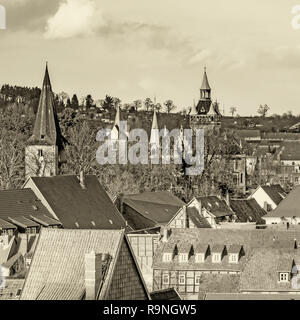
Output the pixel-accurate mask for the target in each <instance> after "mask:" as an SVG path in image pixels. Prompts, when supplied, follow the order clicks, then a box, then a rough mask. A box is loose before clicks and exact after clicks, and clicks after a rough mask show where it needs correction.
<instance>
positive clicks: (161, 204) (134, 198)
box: [116, 191, 185, 230]
mask: <svg viewBox="0 0 300 320" xmlns="http://www.w3.org/2000/svg"><path fill="white" fill-rule="evenodd" d="M116 204H117V206H118V208H119V210H120V212H121V214H122V215H123V217H124V219H125V220H126V221H127V222H128V225H129V226H130V227H131V228H132V229H133V230H144V229H149V228H150V229H151V228H154V227H161V226H165V225H168V224H169V223H170V221H171V220H172V219H173V218H174V217H175V215H176V214H177V212H179V211H180V210H181V208H182V207H183V206H185V203H184V202H183V201H182V200H180V199H179V198H177V197H176V196H174V195H172V193H170V192H168V191H156V192H143V193H140V194H132V195H120V196H119V199H118V200H117V202H116Z"/></svg>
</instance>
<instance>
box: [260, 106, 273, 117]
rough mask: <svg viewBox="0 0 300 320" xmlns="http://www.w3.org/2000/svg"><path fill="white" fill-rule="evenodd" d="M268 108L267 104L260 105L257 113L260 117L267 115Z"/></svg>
mask: <svg viewBox="0 0 300 320" xmlns="http://www.w3.org/2000/svg"><path fill="white" fill-rule="evenodd" d="M269 110H270V107H269V106H268V105H267V104H264V105H262V104H261V105H260V106H259V108H258V110H257V113H258V114H260V115H261V116H262V117H265V116H266V115H267V112H268V111H269Z"/></svg>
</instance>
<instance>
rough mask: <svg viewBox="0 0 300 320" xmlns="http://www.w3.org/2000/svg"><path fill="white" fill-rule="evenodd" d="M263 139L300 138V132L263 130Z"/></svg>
mask: <svg viewBox="0 0 300 320" xmlns="http://www.w3.org/2000/svg"><path fill="white" fill-rule="evenodd" d="M261 135H262V139H266V140H300V133H290V132H262V134H261Z"/></svg>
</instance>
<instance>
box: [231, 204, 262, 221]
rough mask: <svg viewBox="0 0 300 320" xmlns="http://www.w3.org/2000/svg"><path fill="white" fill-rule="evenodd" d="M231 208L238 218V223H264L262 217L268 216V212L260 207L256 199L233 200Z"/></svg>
mask: <svg viewBox="0 0 300 320" xmlns="http://www.w3.org/2000/svg"><path fill="white" fill-rule="evenodd" d="M230 207H231V209H232V210H233V211H234V213H235V215H236V217H237V222H257V223H262V222H263V220H262V219H261V217H262V216H264V215H265V214H266V211H265V210H264V209H263V208H261V207H260V205H259V204H258V203H257V202H256V200H255V199H248V200H247V199H237V200H234V199H232V200H230Z"/></svg>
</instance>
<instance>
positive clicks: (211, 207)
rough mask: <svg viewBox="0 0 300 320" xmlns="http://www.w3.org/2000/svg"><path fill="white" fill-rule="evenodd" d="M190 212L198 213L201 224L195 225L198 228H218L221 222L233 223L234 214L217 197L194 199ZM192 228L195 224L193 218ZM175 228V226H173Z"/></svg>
mask: <svg viewBox="0 0 300 320" xmlns="http://www.w3.org/2000/svg"><path fill="white" fill-rule="evenodd" d="M187 210H188V212H189V210H194V212H195V214H194V215H196V211H197V213H198V220H201V223H200V222H199V224H198V225H197V223H196V225H195V227H196V228H201V227H202V228H203V227H204V228H207V227H208V228H218V227H219V223H220V222H227V221H232V219H233V216H234V212H233V211H232V210H231V208H230V207H229V206H228V205H227V203H226V201H224V200H221V199H220V198H218V197H217V196H204V197H198V198H194V199H192V200H191V201H190V202H189V203H188V209H187ZM191 222H192V226H193V225H194V224H195V223H194V222H193V218H192V216H191ZM171 227H173V226H171Z"/></svg>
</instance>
